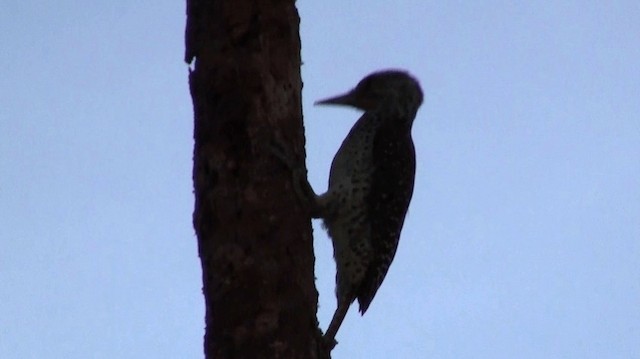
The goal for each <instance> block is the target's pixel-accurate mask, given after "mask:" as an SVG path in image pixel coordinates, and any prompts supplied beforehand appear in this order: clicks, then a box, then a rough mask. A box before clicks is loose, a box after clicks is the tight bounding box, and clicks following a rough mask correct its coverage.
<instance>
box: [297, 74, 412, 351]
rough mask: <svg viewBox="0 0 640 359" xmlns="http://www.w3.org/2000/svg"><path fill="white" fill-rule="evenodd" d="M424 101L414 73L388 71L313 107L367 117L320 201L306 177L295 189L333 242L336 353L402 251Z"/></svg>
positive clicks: (331, 335) (329, 335)
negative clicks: (352, 317) (342, 334)
mask: <svg viewBox="0 0 640 359" xmlns="http://www.w3.org/2000/svg"><path fill="white" fill-rule="evenodd" d="M422 99H423V95H422V89H421V88H420V85H419V83H418V81H416V79H414V78H413V77H412V76H411V75H410V74H408V73H407V72H405V71H401V70H384V71H379V72H375V73H372V74H370V75H368V76H366V77H365V78H364V79H362V80H361V81H360V82H359V83H358V85H357V86H356V87H355V88H354V89H352V90H351V91H349V92H347V93H345V94H342V95H339V96H336V97H331V98H328V99H325V100H322V101H318V102H316V104H317V105H344V106H351V107H355V108H357V109H360V110H363V111H364V114H363V115H362V117H360V119H359V120H358V121H357V122H356V124H355V125H354V126H353V128H352V129H351V131H350V132H349V134H348V135H347V137H346V138H345V139H344V141H343V142H342V145H341V146H340V149H339V150H338V152H337V153H336V155H335V157H334V159H333V162H332V164H331V171H330V175H329V188H328V190H327V192H326V193H324V194H322V195H316V194H315V193H314V192H313V189H312V188H311V186H310V185H309V183H308V181H307V180H306V175H305V179H304V181H302V182H303V183H304V184H303V186H305V188H298V189H297V191H298V192H299V193H302V194H300V195H301V196H304V197H306V202H307V203H308V204H309V208H310V212H311V216H312V217H314V218H321V219H323V221H324V227H325V228H326V229H327V231H328V233H329V236H330V237H331V240H332V242H333V253H334V258H335V260H336V267H337V268H336V297H337V301H338V306H337V309H336V311H335V313H334V315H333V319H332V320H331V324H330V325H329V328H328V329H327V331H326V333H325V335H324V338H325V341H326V342H327V343H328V344H329V345H330V346H331V347H333V346H335V344H336V341H335V336H336V334H337V332H338V329H339V328H340V325H341V324H342V321H343V320H344V318H345V316H346V314H347V311H348V310H349V307H350V306H351V303H353V301H354V300H356V299H357V300H358V303H359V305H360V313H361V314H362V315H364V313H365V312H366V311H367V309H368V308H369V305H370V304H371V301H372V300H373V298H374V296H375V295H376V292H377V291H378V288H380V285H381V284H382V281H383V280H384V277H385V275H386V274H387V271H388V270H389V266H390V265H391V262H392V261H393V258H394V256H395V253H396V249H397V248H398V241H399V239H400V232H401V230H402V226H403V224H404V219H405V216H406V214H407V209H408V207H409V203H410V201H411V197H412V195H413V185H414V180H415V170H416V156H415V149H414V145H413V139H412V138H411V127H412V125H413V121H414V119H415V117H416V113H417V111H418V108H419V107H420V105H421V104H422ZM299 183H300V182H299ZM300 191H302V192H300Z"/></svg>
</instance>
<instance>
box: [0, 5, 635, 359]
mask: <svg viewBox="0 0 640 359" xmlns="http://www.w3.org/2000/svg"><path fill="white" fill-rule="evenodd" d="M516 3H517V2H507V1H474V2H472V1H466V2H460V1H458V2H441V1H420V0H412V1H409V0H407V1H404V0H397V1H384V2H383V1H350V0H342V1H337V0H329V1H322V2H318V1H309V0H300V1H298V6H299V10H300V15H301V18H302V23H301V30H302V31H301V34H302V41H303V45H302V57H303V60H304V66H303V67H302V74H303V79H304V93H303V96H304V99H303V101H304V113H305V126H306V135H307V151H308V160H307V164H308V167H309V173H310V180H311V182H312V184H313V185H314V187H315V188H316V191H318V192H321V191H324V190H325V189H326V181H327V177H328V172H329V166H330V163H331V159H332V158H333V155H334V153H335V151H336V150H337V148H338V146H339V144H340V142H341V141H342V139H343V138H344V136H345V135H346V133H347V132H348V130H349V128H350V127H351V126H352V125H353V123H354V122H355V120H356V119H357V117H358V116H359V113H358V112H357V111H355V110H349V109H345V108H329V107H314V106H313V105H312V104H313V102H314V101H315V100H318V99H321V98H324V97H327V96H331V95H335V94H338V93H341V92H344V91H346V90H348V89H350V88H351V87H352V86H354V85H355V84H356V83H357V82H358V81H359V80H360V79H361V78H362V77H363V76H364V75H366V74H367V73H369V72H371V71H374V70H377V69H381V68H387V67H400V68H405V69H408V70H409V71H410V72H412V73H413V74H414V75H415V76H416V77H417V78H419V79H420V82H421V84H422V86H423V89H424V93H425V103H424V105H423V106H422V109H421V110H420V112H419V114H418V118H417V119H416V122H415V125H414V131H413V133H414V140H415V143H416V149H417V155H418V172H417V178H416V189H415V193H414V197H413V202H412V205H411V208H410V212H409V215H408V218H407V221H406V223H405V228H404V231H403V235H402V238H401V241H400V248H399V250H398V253H397V256H396V259H395V262H394V263H393V265H392V267H391V270H390V272H389V274H388V276H387V278H386V280H385V282H384V283H383V285H382V287H381V289H380V291H379V292H378V294H377V296H376V298H375V300H374V301H373V304H372V305H371V307H370V308H369V311H368V312H367V314H366V315H365V316H364V317H360V316H359V315H358V314H357V312H356V310H355V309H353V308H352V311H351V312H350V313H349V315H348V316H347V318H346V320H345V323H344V325H343V327H342V328H341V330H340V332H339V333H338V341H339V342H340V343H339V345H338V346H337V347H336V349H335V351H334V358H392V357H393V358H442V359H445V358H451V359H460V358H469V359H476V358H491V359H495V358H505V359H506V358H531V359H538V358H576V359H578V358H580V359H583V358H594V359H595V358H598V359H600V358H625V359H626V358H631V359H634V358H640V40H639V39H640V5H638V3H637V2H636V1H615V2H604V1H602V2H593V1H573V2H572V1H564V2H559V1H544V2H543V1H534V2H520V4H516ZM184 14H185V9H184V3H183V2H181V1H159V2H157V1H142V2H131V1H108V2H107V1H104V2H87V1H70V0H64V1H57V2H45V1H15V0H9V1H5V2H3V6H2V11H0V44H1V47H2V50H3V51H2V52H1V53H0V66H1V73H0V358H3V359H4V358H20V359H21V358H201V357H202V335H203V326H204V324H203V321H204V319H203V315H204V308H203V298H202V295H201V278H200V264H199V259H198V257H197V250H196V238H195V236H194V232H193V229H192V226H191V213H192V209H193V195H192V184H191V153H192V145H193V142H192V128H193V127H192V123H193V120H192V109H191V99H190V97H189V92H188V88H187V66H186V65H185V64H184V63H183V62H182V57H183V50H184V47H183V31H184V20H185V15H184ZM314 227H315V232H314V233H315V238H316V253H317V268H316V274H317V277H318V281H317V285H318V289H319V291H320V311H319V314H318V315H319V319H320V322H321V326H322V328H326V327H327V324H328V322H329V320H330V318H331V315H332V313H333V310H334V308H335V298H334V295H333V288H334V284H333V280H334V279H333V278H334V264H333V260H332V258H331V246H330V241H329V240H328V239H327V237H326V235H325V233H324V232H323V231H322V229H321V228H320V226H319V223H315V225H314Z"/></svg>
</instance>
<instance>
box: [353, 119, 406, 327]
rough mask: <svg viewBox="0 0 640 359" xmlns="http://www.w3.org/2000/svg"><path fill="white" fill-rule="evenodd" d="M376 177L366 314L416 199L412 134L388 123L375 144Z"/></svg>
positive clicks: (362, 295)
mask: <svg viewBox="0 0 640 359" xmlns="http://www.w3.org/2000/svg"><path fill="white" fill-rule="evenodd" d="M373 158H374V173H373V183H372V188H371V191H370V193H369V195H368V198H367V199H366V200H367V201H368V205H369V206H368V208H369V209H370V211H371V213H370V217H369V218H370V219H371V238H372V240H371V242H372V243H371V245H372V249H373V260H372V262H371V264H370V265H369V266H368V268H367V273H366V274H365V276H364V278H365V279H364V281H363V283H362V284H361V286H360V288H359V289H358V291H357V292H358V302H359V304H360V312H361V313H362V314H364V313H365V311H366V310H367V308H369V305H370V304H371V301H372V300H373V298H374V296H375V295H376V292H377V291H378V288H380V285H381V284H382V281H383V280H384V277H385V276H386V274H387V271H388V270H389V266H390V265H391V262H392V261H393V258H394V256H395V253H396V249H397V247H398V241H399V239H400V232H401V230H402V225H403V224H404V219H405V215H406V213H407V209H408V208H409V203H410V202H411V197H412V195H413V186H414V180H415V169H416V163H415V148H414V146H413V141H412V139H411V130H410V129H408V130H407V129H406V128H402V127H398V126H397V123H393V121H386V122H385V124H383V125H382V126H381V128H380V129H379V130H378V131H376V135H375V137H374V142H373Z"/></svg>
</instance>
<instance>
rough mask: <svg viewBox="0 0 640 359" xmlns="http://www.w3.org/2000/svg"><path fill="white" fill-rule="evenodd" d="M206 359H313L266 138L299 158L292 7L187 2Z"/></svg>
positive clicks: (286, 197) (244, 0) (291, 208)
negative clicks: (279, 142)
mask: <svg viewBox="0 0 640 359" xmlns="http://www.w3.org/2000/svg"><path fill="white" fill-rule="evenodd" d="M194 59H195V62H194V64H193V70H192V72H191V73H190V76H189V83H190V88H191V96H192V99H193V108H194V118H195V123H194V139H195V146H194V168H193V182H194V189H195V211H194V216H193V223H194V227H195V230H196V234H197V237H198V248H199V255H200V259H201V263H202V271H203V283H204V287H203V291H204V296H205V302H206V333H205V338H204V343H205V344H204V351H205V356H206V358H250V359H255V358H314V357H317V356H318V353H317V348H318V343H319V342H320V332H319V330H318V325H317V320H316V317H315V313H316V309H317V298H318V295H317V292H316V290H315V287H314V274H313V267H314V257H313V247H312V234H311V226H310V220H309V217H308V216H307V215H306V214H305V213H304V212H303V211H302V210H301V209H300V207H299V203H298V202H297V201H296V198H295V196H294V195H293V194H292V193H293V192H292V190H291V181H290V177H289V176H290V173H289V171H288V170H287V169H286V168H285V167H284V166H282V164H281V163H280V162H279V161H278V160H277V159H276V158H275V157H274V156H273V155H272V154H271V151H270V144H271V142H272V139H273V138H275V137H278V138H280V139H281V140H283V141H284V142H286V143H291V144H292V147H294V148H295V150H294V152H297V153H299V154H302V153H303V151H304V135H303V130H302V110H301V99H300V97H301V87H302V83H301V79H300V37H299V18H298V13H297V11H296V8H295V5H294V1H293V0H187V29H186V60H187V62H189V63H192V62H193V60H194Z"/></svg>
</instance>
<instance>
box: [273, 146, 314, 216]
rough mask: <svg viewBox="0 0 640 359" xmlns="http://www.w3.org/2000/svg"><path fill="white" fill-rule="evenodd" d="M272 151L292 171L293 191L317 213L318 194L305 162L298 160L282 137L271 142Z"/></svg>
mask: <svg viewBox="0 0 640 359" xmlns="http://www.w3.org/2000/svg"><path fill="white" fill-rule="evenodd" d="M270 147H271V153H272V154H273V155H274V156H275V157H276V158H278V159H279V160H280V161H281V162H282V163H283V164H284V165H285V166H287V168H288V169H289V170H290V171H291V178H292V183H293V191H294V192H295V193H296V196H297V197H298V200H299V201H300V202H301V203H302V204H303V205H304V206H305V207H307V208H309V209H310V211H311V212H312V216H314V217H315V213H316V208H317V205H316V197H317V196H316V194H315V192H314V191H313V188H312V187H311V184H310V183H309V180H308V179H307V169H306V168H305V166H304V162H303V161H300V160H297V159H296V156H295V155H294V154H293V152H292V151H291V149H290V148H289V147H288V146H287V145H286V144H285V143H284V142H283V141H282V139H281V138H277V137H276V138H274V139H273V140H272V142H271V146H270Z"/></svg>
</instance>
